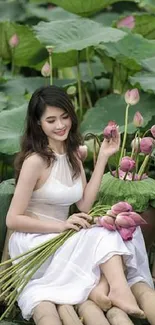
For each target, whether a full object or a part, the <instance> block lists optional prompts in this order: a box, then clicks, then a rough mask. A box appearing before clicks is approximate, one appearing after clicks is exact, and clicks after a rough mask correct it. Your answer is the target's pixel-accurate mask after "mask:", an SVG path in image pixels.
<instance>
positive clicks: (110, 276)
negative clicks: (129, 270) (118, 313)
mask: <svg viewBox="0 0 155 325" xmlns="http://www.w3.org/2000/svg"><path fill="white" fill-rule="evenodd" d="M100 268H101V271H102V273H103V274H104V275H105V277H106V279H107V281H108V283H109V286H110V292H109V295H108V296H109V299H110V300H111V302H112V304H113V305H114V306H116V307H118V308H120V309H122V310H124V311H125V312H126V313H127V314H130V315H133V316H135V317H139V318H144V317H145V316H144V312H143V311H142V310H141V309H140V308H139V307H138V305H137V302H136V299H135V297H134V295H133V294H132V292H131V290H130V288H129V286H128V283H127V280H126V278H125V274H124V270H123V263H122V257H121V256H119V255H114V256H113V257H112V258H110V259H109V260H108V261H107V262H105V263H103V264H101V265H100Z"/></svg>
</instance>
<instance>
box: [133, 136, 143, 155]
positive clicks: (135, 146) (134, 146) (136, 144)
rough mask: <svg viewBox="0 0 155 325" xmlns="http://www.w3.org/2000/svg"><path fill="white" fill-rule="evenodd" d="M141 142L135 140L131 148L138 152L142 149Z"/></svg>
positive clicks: (139, 139) (137, 139)
mask: <svg viewBox="0 0 155 325" xmlns="http://www.w3.org/2000/svg"><path fill="white" fill-rule="evenodd" d="M140 141H141V138H135V139H133V140H132V142H131V148H132V149H134V151H135V152H138V151H139V149H140Z"/></svg>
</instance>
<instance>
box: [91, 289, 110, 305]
mask: <svg viewBox="0 0 155 325" xmlns="http://www.w3.org/2000/svg"><path fill="white" fill-rule="evenodd" d="M89 299H90V300H93V301H94V302H95V304H96V305H97V306H99V307H100V308H101V309H102V310H103V311H107V310H109V309H110V308H111V306H112V304H111V301H110V299H109V298H108V296H106V295H105V294H104V292H100V291H98V288H97V287H96V288H94V289H93V290H92V292H91V293H90V295H89Z"/></svg>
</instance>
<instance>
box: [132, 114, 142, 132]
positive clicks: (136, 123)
mask: <svg viewBox="0 0 155 325" xmlns="http://www.w3.org/2000/svg"><path fill="white" fill-rule="evenodd" d="M143 123H144V119H143V116H142V115H141V114H140V112H136V113H135V115H134V118H133V124H134V126H135V127H136V128H139V127H141V126H142V125H143Z"/></svg>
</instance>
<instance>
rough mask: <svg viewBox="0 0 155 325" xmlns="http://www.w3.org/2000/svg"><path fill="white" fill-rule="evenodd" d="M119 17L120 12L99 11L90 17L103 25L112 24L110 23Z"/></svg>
mask: <svg viewBox="0 0 155 325" xmlns="http://www.w3.org/2000/svg"><path fill="white" fill-rule="evenodd" d="M119 17H120V14H119V13H116V12H101V13H98V14H96V15H95V16H94V17H91V19H92V20H94V21H96V22H97V23H100V24H102V25H103V26H112V23H113V22H114V21H116V20H118V18H119Z"/></svg>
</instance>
